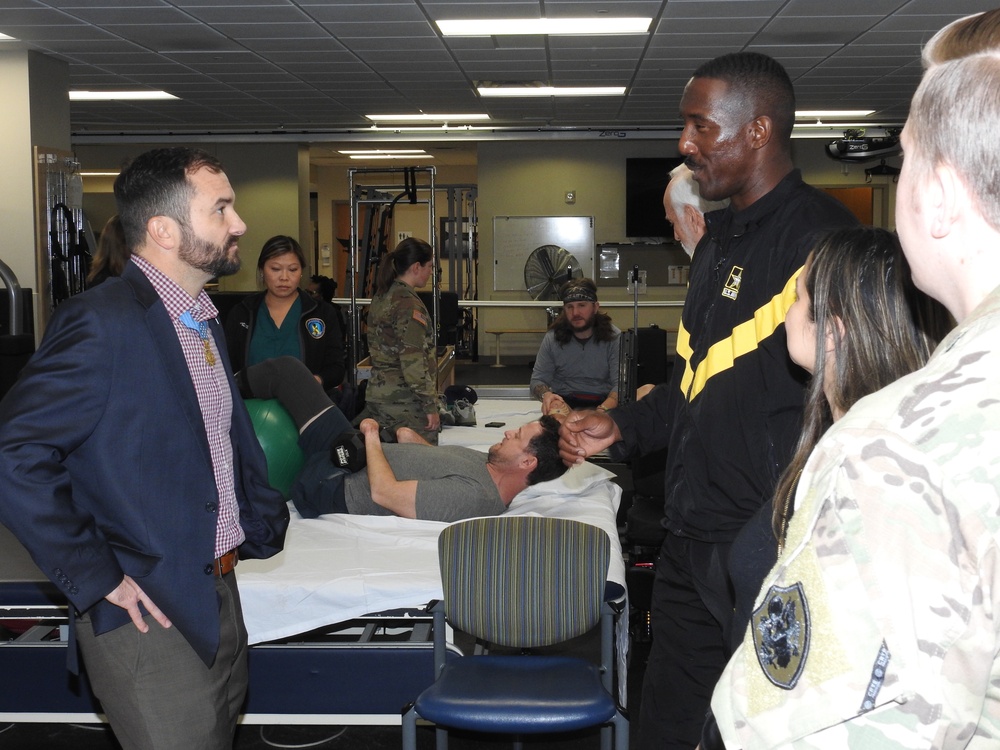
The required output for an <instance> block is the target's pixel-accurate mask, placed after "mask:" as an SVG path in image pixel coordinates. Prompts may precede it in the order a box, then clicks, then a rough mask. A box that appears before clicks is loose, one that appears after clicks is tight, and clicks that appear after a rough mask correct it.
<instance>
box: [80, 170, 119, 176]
mask: <svg viewBox="0 0 1000 750" xmlns="http://www.w3.org/2000/svg"><path fill="white" fill-rule="evenodd" d="M118 175H119V171H118V170H117V169H116V170H115V171H114V172H112V171H110V170H109V171H89V172H80V176H81V177H117V176H118Z"/></svg>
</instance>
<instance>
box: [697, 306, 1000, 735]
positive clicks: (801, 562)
mask: <svg viewBox="0 0 1000 750" xmlns="http://www.w3.org/2000/svg"><path fill="white" fill-rule="evenodd" d="M998 344H1000V288H998V289H996V290H994V291H993V293H992V294H991V295H990V296H989V297H988V298H987V299H986V300H985V301H984V302H983V303H982V304H981V305H980V306H979V307H978V308H977V309H976V310H975V311H973V313H972V314H971V315H970V316H969V317H968V318H967V319H966V320H964V321H963V322H962V324H961V326H960V327H959V328H957V329H956V330H955V331H953V332H952V333H951V334H950V335H949V336H948V337H947V339H945V341H944V342H942V344H941V345H940V346H939V347H938V349H937V351H936V352H935V353H934V356H933V357H932V358H931V360H930V362H929V363H928V364H927V365H926V366H925V367H924V368H923V369H921V370H919V371H917V372H915V373H913V374H912V375H910V376H908V377H906V378H903V379H902V380H900V381H898V382H896V383H894V384H893V385H891V386H889V387H888V388H885V389H883V390H882V391H879V392H878V393H875V394H873V395H872V396H869V397H868V398H866V399H864V400H862V401H860V402H859V403H858V404H857V405H856V406H855V407H854V408H853V409H851V410H850V412H848V414H847V415H846V416H844V417H843V418H842V419H841V420H839V421H838V422H837V424H836V425H834V426H833V427H832V428H831V429H830V430H829V432H828V433H827V434H826V435H825V436H824V437H823V439H822V440H821V441H820V443H819V444H818V445H817V447H816V450H815V451H814V453H813V455H812V457H811V458H810V460H809V463H808V464H807V466H806V469H805V471H804V473H803V476H802V479H801V481H800V483H799V488H798V492H797V495H796V512H795V516H794V517H793V519H792V521H791V524H790V526H789V530H788V541H787V543H786V547H785V552H784V554H783V555H782V556H781V557H780V558H779V560H778V563H777V565H776V566H775V567H774V569H773V570H772V571H771V573H770V575H769V576H768V578H767V579H765V581H764V584H763V586H762V588H761V593H760V594H758V598H757V603H756V609H755V610H754V614H753V616H752V618H751V622H750V626H749V628H748V631H747V634H746V637H745V638H744V641H743V644H742V646H741V647H740V648H739V649H738V650H737V652H736V654H735V655H734V656H733V658H732V659H731V661H730V662H729V665H728V666H727V668H726V671H725V673H724V674H723V676H722V678H721V680H720V682H719V684H718V685H717V686H716V689H715V695H714V697H713V701H712V708H713V711H714V713H715V716H716V719H717V721H718V723H719V728H720V730H721V731H722V734H723V737H724V738H725V741H726V745H727V747H740V748H744V749H745V750H754V749H755V748H776V747H795V748H838V749H840V748H848V747H851V748H854V747H858V748H862V747H864V748H868V747H877V748H879V749H880V750H883V749H884V748H931V747H933V748H959V747H962V748H965V747H970V748H987V747H989V748H996V747H1000V662H998V661H996V660H995V657H996V655H997V653H998V652H1000V545H998V539H1000V388H998V386H997V373H998V372H1000V346H998Z"/></svg>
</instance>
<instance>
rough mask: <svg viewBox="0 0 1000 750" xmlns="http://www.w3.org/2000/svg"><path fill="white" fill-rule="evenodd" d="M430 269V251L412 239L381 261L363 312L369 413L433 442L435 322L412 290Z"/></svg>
mask: <svg viewBox="0 0 1000 750" xmlns="http://www.w3.org/2000/svg"><path fill="white" fill-rule="evenodd" d="M433 271H434V251H433V249H432V248H431V246H430V245H428V244H427V243H426V242H424V241H423V240H418V239H415V238H413V237H410V238H408V239H405V240H403V241H402V242H400V243H399V244H398V245H397V246H396V249H395V250H393V251H392V252H391V253H389V254H388V255H387V256H386V257H385V258H384V259H383V260H382V262H381V265H380V266H379V270H378V279H377V281H376V287H375V296H374V297H372V303H371V308H370V309H369V311H368V348H369V349H370V351H371V360H372V374H371V380H370V381H369V382H368V390H367V391H366V393H365V401H366V404H367V406H366V410H367V413H368V416H370V417H372V418H373V419H375V420H376V421H377V422H378V423H379V424H380V425H382V426H383V427H388V428H389V429H390V430H392V431H393V432H395V430H396V428H397V427H411V428H413V429H414V430H416V431H417V432H419V433H420V434H421V435H423V437H424V438H426V439H427V440H428V441H429V442H431V443H433V444H437V438H438V431H439V430H440V429H441V417H440V415H439V414H438V393H437V363H436V359H435V354H436V345H435V332H434V326H433V325H432V322H431V316H430V314H429V313H428V312H427V308H426V307H425V306H424V303H423V302H421V300H420V297H418V296H417V293H416V291H414V290H415V289H418V288H420V287H422V286H424V285H426V284H427V281H428V280H429V279H430V277H431V274H432V273H433Z"/></svg>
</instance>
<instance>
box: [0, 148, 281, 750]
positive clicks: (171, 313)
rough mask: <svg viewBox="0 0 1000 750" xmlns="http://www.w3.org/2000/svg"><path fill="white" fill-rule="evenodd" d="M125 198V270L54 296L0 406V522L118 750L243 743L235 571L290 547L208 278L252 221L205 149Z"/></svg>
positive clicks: (139, 173)
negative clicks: (45, 600) (57, 621)
mask: <svg viewBox="0 0 1000 750" xmlns="http://www.w3.org/2000/svg"><path fill="white" fill-rule="evenodd" d="M115 198H116V200H117V202H118V212H119V216H120V218H121V222H122V226H123V228H124V232H125V238H126V241H127V244H128V247H129V249H130V250H131V252H132V255H131V259H130V261H129V262H128V263H127V264H126V267H125V270H124V272H123V273H122V275H121V277H119V278H112V279H109V280H108V281H105V282H104V283H102V284H101V285H100V286H98V287H96V288H95V289H92V290H90V291H87V292H85V293H83V294H80V295H78V296H75V297H72V298H70V299H69V300H67V301H65V302H63V303H62V304H61V305H60V306H59V307H58V309H57V310H56V312H55V314H54V315H53V317H52V320H51V322H50V323H49V325H48V328H47V330H46V332H45V336H44V338H43V340H42V342H41V345H40V347H39V349H38V351H37V352H36V354H35V355H34V357H33V358H32V359H31V361H30V362H29V364H28V365H27V367H26V368H25V370H24V371H23V373H22V375H21V378H20V380H19V381H18V383H17V384H16V385H15V387H14V388H13V389H12V390H11V391H10V392H9V394H8V395H7V397H6V398H5V399H4V401H3V403H2V404H0V483H2V485H3V488H4V489H3V492H2V493H0V521H2V522H3V523H4V524H5V525H6V526H8V527H9V528H10V529H11V531H13V533H14V534H15V535H16V536H17V537H18V538H19V539H20V540H21V542H22V543H23V544H24V546H25V547H26V548H27V549H28V551H29V552H30V553H31V555H32V557H33V559H34V560H35V562H36V564H37V565H38V566H39V568H40V569H41V570H42V571H43V572H44V573H45V574H46V575H48V576H49V577H50V578H51V579H52V581H53V582H54V583H55V584H56V585H57V586H58V587H59V589H60V590H61V591H62V593H63V594H65V596H66V598H67V599H68V600H69V602H70V604H71V610H75V620H74V623H73V625H74V627H73V628H72V630H73V631H75V635H76V639H77V641H78V643H79V646H80V651H81V653H82V655H83V660H84V665H85V667H86V671H87V674H88V676H89V678H90V681H91V685H92V687H93V689H94V693H95V695H97V697H98V698H99V699H100V701H101V704H102V707H103V709H104V712H105V714H106V715H107V717H108V720H109V721H110V723H111V726H112V728H113V729H114V731H115V734H116V736H117V737H118V740H119V742H120V743H121V744H122V746H123V747H124V748H144V749H145V750H148V749H149V748H177V750H180V749H181V748H183V749H184V750H190V749H191V748H223V747H231V746H232V743H233V735H234V732H235V727H236V720H237V717H238V715H239V710H240V706H241V704H242V703H243V699H244V696H245V693H246V685H247V634H246V629H245V627H244V624H243V617H242V612H241V610H240V600H239V592H238V590H237V587H236V576H235V574H234V573H233V567H234V566H235V564H236V562H237V560H238V558H239V557H270V556H271V555H273V554H275V553H276V552H278V551H279V550H280V549H281V546H282V544H283V542H284V535H285V529H286V528H287V525H288V511H287V507H286V505H285V503H284V501H283V500H282V498H281V495H280V494H279V493H278V492H276V491H275V490H273V489H272V488H271V487H270V486H269V485H268V482H267V467H266V463H265V460H264V455H263V453H262V451H261V449H260V446H259V444H258V443H257V440H256V438H255V436H254V431H253V427H252V425H251V423H250V419H249V416H248V415H247V412H246V409H245V407H244V406H243V401H242V400H241V399H240V396H239V392H238V390H237V389H236V387H235V386H234V384H233V379H232V377H231V376H230V374H229V373H230V367H229V362H228V361H227V355H226V346H225V342H224V340H223V338H222V329H221V328H220V326H219V324H218V321H217V320H216V316H217V314H218V313H217V310H216V309H215V307H214V306H213V305H212V303H211V301H210V300H209V298H208V295H207V294H206V293H205V291H204V285H205V284H206V283H207V282H208V281H209V280H210V279H211V278H213V277H215V276H221V275H225V274H230V273H233V272H235V271H236V270H237V269H238V268H239V263H240V261H239V249H238V246H237V239H238V238H239V236H240V235H242V234H243V233H244V232H245V231H246V225H245V224H244V223H243V221H242V219H240V217H239V215H238V214H237V213H236V211H235V209H234V200H235V195H234V193H233V189H232V187H231V186H230V184H229V179H228V178H227V177H226V174H225V172H224V171H223V169H222V165H221V164H220V163H219V161H218V160H217V159H215V157H213V156H211V155H210V154H207V153H205V152H202V151H198V150H195V149H188V148H169V149H157V150H153V151H149V152H147V153H145V154H143V155H141V156H139V157H138V158H136V159H135V160H134V161H133V162H132V163H131V164H130V165H129V166H128V167H127V168H126V169H125V170H124V171H123V172H122V173H121V174H120V175H119V177H118V179H117V180H116V181H115ZM70 653H71V660H72V655H73V654H74V653H75V652H74V651H73V650H72V643H71V652H70Z"/></svg>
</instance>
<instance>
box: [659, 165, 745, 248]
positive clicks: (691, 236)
mask: <svg viewBox="0 0 1000 750" xmlns="http://www.w3.org/2000/svg"><path fill="white" fill-rule="evenodd" d="M693 176H694V172H692V171H691V168H690V167H689V166H688V165H687V164H678V165H677V166H676V167H674V168H673V169H672V170H670V182H668V183H667V189H666V190H664V191H663V211H664V212H665V213H666V216H667V221H669V222H670V223H671V224H672V225H673V227H674V239H675V240H677V242H679V243H680V245H681V247H683V248H684V252H686V253H687V254H688V257H689V258H690V257H693V256H694V249H695V248H696V247H698V243H699V242H700V241H701V238H702V237H703V236H704V235H705V214H707V213H708V212H709V211H717V210H719V209H720V208H725V207H726V206H728V205H729V199H728V198H727V199H725V200H721V201H710V200H707V199H706V198H702V197H701V191H700V190H699V189H698V183H697V182H695V181H694V180H693V179H692V177H693Z"/></svg>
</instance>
